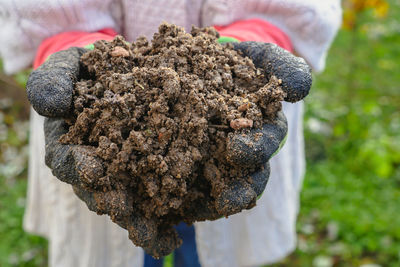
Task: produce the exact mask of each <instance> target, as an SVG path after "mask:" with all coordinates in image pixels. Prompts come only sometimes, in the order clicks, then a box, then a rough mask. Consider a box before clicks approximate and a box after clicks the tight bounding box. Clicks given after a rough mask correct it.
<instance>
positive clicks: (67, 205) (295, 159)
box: [0, 0, 341, 266]
mask: <svg viewBox="0 0 400 267" xmlns="http://www.w3.org/2000/svg"><path fill="white" fill-rule="evenodd" d="M0 10H1V11H2V13H1V16H0V22H1V23H2V25H3V27H2V28H1V29H0V31H1V32H2V36H7V38H6V39H5V40H4V41H3V42H2V44H0V56H1V57H2V58H3V60H4V67H5V71H6V72H8V73H14V72H16V71H19V70H20V69H22V68H24V67H28V66H29V65H30V64H31V63H32V62H34V67H38V66H39V65H41V64H42V63H43V62H44V61H45V60H46V59H47V58H48V56H49V55H51V54H53V53H55V52H57V51H62V50H66V49H68V48H70V47H85V46H87V45H90V44H91V43H93V42H94V41H96V40H111V39H112V38H113V37H114V36H115V35H116V34H117V33H118V34H121V35H123V36H124V37H125V38H126V39H127V40H129V41H132V40H135V39H136V38H137V37H138V36H140V35H145V36H147V37H148V38H149V39H150V37H151V36H152V34H153V33H154V32H156V31H157V28H158V25H159V24H160V23H161V22H162V21H167V22H169V23H174V24H177V25H181V26H183V27H185V28H186V29H187V30H189V29H190V27H191V25H197V26H212V25H218V26H216V29H217V30H218V31H219V33H220V35H221V36H223V37H224V38H225V39H228V40H229V41H232V38H234V39H236V40H238V41H258V42H263V43H275V44H277V45H279V46H280V47H282V48H283V49H286V50H288V51H291V52H295V53H296V54H298V55H300V56H301V57H303V58H305V59H306V60H307V62H308V63H309V64H310V65H311V66H312V68H313V69H314V70H315V71H320V70H322V69H323V67H324V60H325V56H326V52H327V49H328V47H329V45H330V43H331V42H332V40H333V37H334V35H335V34H336V31H337V29H338V27H339V25H340V17H341V9H340V1H338V0H330V1H317V0H307V1H297V0H288V1H284V2H282V1H275V0H254V1H226V0H214V1H211V0H209V1H208V0H203V1H195V0H186V1H185V0H174V1H164V0H163V1H142V2H139V1H133V0H132V1H129V0H120V1H111V0H106V1H94V0H84V1H66V0H65V1H56V0H54V1H53V0H50V1H41V0H29V1H24V2H23V3H18V4H17V3H14V2H13V1H5V2H3V3H1V4H0ZM242 44H243V45H242ZM260 46H261V48H260V47H258V46H257V45H254V46H253V45H251V44H249V45H246V43H241V44H239V45H238V49H240V50H241V51H243V52H245V53H246V51H251V52H250V53H249V54H248V55H249V56H250V58H252V55H254V54H260V53H261V54H263V53H266V51H268V52H270V53H269V56H270V57H272V59H271V58H270V61H271V62H276V69H279V70H280V71H282V72H285V71H286V69H285V67H282V66H291V62H292V59H291V58H290V57H289V58H288V59H287V61H285V62H282V61H279V58H280V56H281V53H280V52H277V51H281V50H276V49H272V50H267V49H264V48H262V47H265V46H263V45H260ZM268 47H270V46H268ZM250 48H251V49H250ZM64 54H65V56H64V57H61V58H58V59H59V60H57V61H56V62H54V64H57V66H58V67H57V68H52V67H51V66H50V68H49V69H48V70H47V71H45V72H44V73H43V72H42V75H37V74H36V76H33V77H34V78H32V80H35V81H38V83H37V84H41V85H42V86H43V88H36V90H32V88H33V87H32V86H33V85H32V84H35V83H32V82H31V87H30V88H31V90H28V92H33V91H34V92H46V90H47V92H48V89H49V88H50V89H51V90H53V92H57V95H56V96H54V95H50V96H49V95H46V94H41V93H38V94H36V95H34V96H32V95H29V97H30V100H31V101H32V104H33V105H34V107H35V108H36V110H38V111H39V112H40V114H41V115H44V116H48V117H63V115H65V113H66V112H68V111H69V107H70V104H71V98H72V95H71V92H72V91H71V90H70V89H71V88H73V83H72V82H71V81H72V80H73V79H72V80H71V77H72V78H73V77H77V76H79V67H76V64H75V65H74V64H73V62H76V61H74V60H76V56H75V57H74V56H73V55H72V54H70V53H67V52H66V53H64ZM267 54H268V53H266V55H263V56H260V57H259V58H261V59H265V58H267V56H268V55H267ZM293 58H294V57H293ZM254 59H255V58H253V61H255V60H254ZM50 60H51V58H50ZM254 63H255V64H256V65H257V64H259V65H262V64H263V63H262V62H259V63H257V62H254ZM281 64H283V65H281ZM70 66H72V68H70ZM272 67H273V68H274V66H272ZM42 69H43V68H42ZM66 72H68V73H69V74H71V73H72V74H73V75H72V76H71V75H65V73H66ZM74 75H75V76H74ZM289 80H290V78H288V81H289ZM63 81H64V82H63ZM68 81H70V82H69V84H70V86H66V87H60V86H58V85H60V84H63V85H66V84H68ZM284 82H286V80H284ZM288 88H289V89H292V88H294V87H293V86H292V87H290V86H289V87H288ZM28 89H29V88H28ZM68 92H69V93H68ZM294 95H295V94H294ZM68 99H70V100H69V101H68ZM287 100H288V101H291V99H287ZM65 103H67V104H66V105H63V104H65ZM38 107H39V108H38ZM283 112H284V113H285V115H286V117H287V123H288V128H289V132H288V136H287V141H286V145H285V146H284V147H283V149H282V150H281V151H280V153H279V154H278V155H277V156H275V157H274V158H272V159H271V160H270V165H271V177H270V178H269V184H268V186H267V188H266V190H265V192H264V194H263V195H262V197H261V198H260V199H259V200H258V202H257V206H256V207H255V208H253V209H251V210H248V211H243V212H242V213H240V214H236V215H233V216H231V217H229V218H223V219H219V220H217V221H206V222H198V223H195V227H194V228H187V227H184V228H185V231H181V233H182V232H186V235H187V236H189V241H186V240H185V239H186V238H185V236H181V237H182V238H183V239H184V243H183V244H184V245H183V246H182V248H181V250H178V251H177V253H176V256H177V257H176V264H181V265H180V266H195V265H197V266H198V265H199V264H201V266H257V265H260V264H267V263H272V262H276V261H278V260H279V259H281V258H283V257H285V256H286V255H287V254H288V253H290V252H291V251H292V250H293V249H294V247H295V243H296V232H295V222H296V216H297V212H298V196H299V191H300V187H301V180H302V177H303V172H304V151H303V135H302V103H296V104H289V103H284V105H283ZM43 121H44V118H43V117H41V116H39V115H38V114H37V113H36V112H35V111H32V115H31V136H30V138H31V140H30V141H31V157H30V162H29V163H30V166H29V188H28V202H27V210H26V214H25V222H24V227H25V229H26V230H27V231H29V232H32V233H36V234H39V235H43V236H45V237H47V238H48V239H49V241H50V242H49V255H50V259H49V265H50V266H142V265H143V262H145V264H160V262H149V261H144V258H146V259H148V257H143V252H142V250H141V249H139V248H137V247H134V246H132V243H131V242H130V241H129V239H128V237H127V233H126V231H125V230H124V229H122V228H120V227H119V226H118V225H116V224H113V223H112V222H111V221H110V219H109V218H108V217H106V216H98V215H96V214H95V213H92V212H90V211H89V210H88V208H87V206H86V204H87V205H88V206H90V200H89V199H85V198H84V197H82V194H81V193H80V192H77V191H76V190H75V193H76V194H77V195H80V197H81V198H83V200H85V201H86V204H85V203H84V202H82V201H81V200H80V199H79V198H78V197H77V196H76V195H75V194H74V191H73V190H72V188H71V186H70V185H68V184H65V183H62V182H60V181H58V180H57V179H56V178H55V177H54V176H53V175H52V173H51V170H50V169H49V168H48V167H46V165H45V157H44V155H45V154H46V152H47V155H46V163H47V165H51V166H52V169H53V170H54V169H55V168H56V167H55V165H52V163H53V162H54V159H59V158H62V157H65V156H68V155H66V154H65V153H64V152H65V151H62V150H54V149H51V147H49V146H48V147H45V141H44V139H45V137H46V138H47V139H48V140H51V138H52V135H51V131H48V130H47V131H46V136H44V132H43ZM47 125H48V126H47V129H50V128H51V125H50V126H49V124H47ZM53 137H54V136H53ZM267 149H268V147H264V148H263V149H262V151H264V150H267ZM46 150H47V151H46ZM49 151H51V152H52V153H49ZM257 151H258V150H257ZM255 153H256V150H254V151H251V150H249V151H248V152H247V156H248V157H246V158H254V154H255ZM268 159H269V158H265V159H264V162H265V163H266V162H267V161H268ZM60 162H61V163H63V161H60ZM58 166H59V165H58ZM67 166H68V167H70V166H69V165H65V169H66V168H67ZM74 167H75V166H74ZM61 169H62V168H61ZM65 173H67V170H65ZM57 176H58V178H60V177H61V178H60V179H61V180H62V174H61V176H60V175H57ZM262 180H263V181H266V180H268V173H265V172H264V173H263V179H262ZM179 227H180V226H178V228H179ZM178 230H179V229H178ZM194 236H195V238H194ZM153 266H155V265H153Z"/></svg>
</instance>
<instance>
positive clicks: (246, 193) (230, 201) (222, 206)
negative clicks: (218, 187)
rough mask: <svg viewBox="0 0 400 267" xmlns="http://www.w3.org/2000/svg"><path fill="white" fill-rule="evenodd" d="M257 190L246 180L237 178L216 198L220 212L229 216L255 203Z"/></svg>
mask: <svg viewBox="0 0 400 267" xmlns="http://www.w3.org/2000/svg"><path fill="white" fill-rule="evenodd" d="M256 198H257V194H256V192H255V191H254V190H253V188H252V187H251V186H250V185H249V184H248V183H246V182H244V181H240V180H235V181H233V182H231V183H230V184H229V185H228V188H226V189H225V190H223V191H222V193H221V194H220V195H219V196H218V197H217V199H216V200H215V203H216V209H217V211H218V212H219V214H221V215H223V216H229V215H233V214H236V213H238V212H240V211H242V210H243V209H249V208H251V207H253V206H254V205H255V201H256Z"/></svg>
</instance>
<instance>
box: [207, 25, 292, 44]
mask: <svg viewBox="0 0 400 267" xmlns="http://www.w3.org/2000/svg"><path fill="white" fill-rule="evenodd" d="M214 27H215V29H216V30H217V31H218V32H219V33H220V35H222V36H228V37H233V38H236V39H238V40H239V41H257V42H264V43H274V44H277V45H279V46H280V47H282V48H283V49H286V50H288V51H290V52H293V46H292V43H291V41H290V39H289V37H288V36H287V35H286V34H285V33H284V32H282V31H281V30H280V29H279V28H278V27H276V26H275V25H273V24H271V23H269V22H267V21H264V20H261V19H248V20H240V21H237V22H234V23H232V24H230V25H228V26H214Z"/></svg>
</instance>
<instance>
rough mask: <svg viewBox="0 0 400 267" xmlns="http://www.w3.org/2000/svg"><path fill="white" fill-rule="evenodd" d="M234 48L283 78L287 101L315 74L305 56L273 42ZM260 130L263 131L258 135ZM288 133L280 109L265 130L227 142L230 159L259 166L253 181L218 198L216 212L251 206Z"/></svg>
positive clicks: (236, 182)
mask: <svg viewBox="0 0 400 267" xmlns="http://www.w3.org/2000/svg"><path fill="white" fill-rule="evenodd" d="M232 44H233V47H234V49H235V50H237V51H240V52H241V53H242V55H244V56H247V57H249V58H250V59H251V60H252V61H253V63H254V65H255V66H256V67H257V68H261V69H263V70H264V72H265V73H264V74H265V76H266V77H267V78H268V79H270V78H271V77H272V76H276V77H277V78H278V79H281V81H282V83H281V86H282V89H283V91H284V92H285V93H286V97H285V101H288V102H297V101H300V100H302V99H303V98H304V97H305V96H306V95H307V94H308V92H309V90H310V87H311V83H312V76H311V68H310V67H309V66H308V65H307V63H306V62H305V61H304V59H302V58H300V57H296V56H294V55H293V54H291V53H290V52H288V51H286V50H284V49H282V48H280V47H279V46H277V45H275V44H272V43H262V42H252V41H249V42H241V43H236V42H234V43H232ZM257 133H262V135H261V137H259V136H260V135H257ZM286 134H287V121H286V117H285V115H284V114H283V112H279V113H278V114H277V117H276V118H275V120H274V121H273V122H272V123H269V124H265V125H263V127H262V129H251V130H250V131H249V132H248V133H247V134H243V133H242V132H240V133H239V132H238V133H237V134H235V135H233V136H231V138H230V139H229V140H228V141H227V142H228V143H227V150H228V151H227V155H229V158H228V160H229V161H230V162H231V163H232V164H235V165H238V166H241V167H243V168H249V169H251V168H254V167H256V169H257V171H255V172H254V173H253V174H252V175H251V177H252V180H253V181H252V183H248V182H246V181H243V180H233V181H231V184H230V185H229V187H228V189H227V190H225V191H224V192H222V194H221V195H220V196H219V197H218V198H217V199H216V201H217V205H216V206H217V213H219V214H224V215H231V214H235V213H237V212H240V211H241V210H243V209H249V208H252V207H253V206H254V205H255V201H256V198H257V197H258V196H260V195H261V194H262V192H263V191H264V189H265V186H266V184H267V182H268V178H269V174H270V169H269V163H268V161H269V159H270V158H271V157H272V156H273V155H274V154H275V153H276V152H277V151H278V150H279V149H280V147H281V146H282V145H283V143H284V141H285V138H286Z"/></svg>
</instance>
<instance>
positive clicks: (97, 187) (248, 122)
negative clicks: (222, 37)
mask: <svg viewBox="0 0 400 267" xmlns="http://www.w3.org/2000/svg"><path fill="white" fill-rule="evenodd" d="M217 40H218V33H217V32H216V31H215V30H214V29H213V28H205V29H201V28H196V27H193V29H192V31H191V33H186V32H185V31H184V30H183V29H182V28H180V27H178V26H175V25H170V24H166V23H163V24H161V25H160V27H159V31H158V32H157V33H155V34H154V37H153V40H152V42H151V43H150V42H149V41H148V40H146V38H144V37H140V38H138V39H137V40H136V41H135V42H133V43H128V42H126V41H125V40H124V39H123V38H122V37H120V36H118V37H116V38H115V39H114V40H113V41H111V42H106V41H98V42H96V43H95V44H94V47H95V48H94V50H92V51H89V52H87V53H86V54H84V55H83V56H82V58H81V63H82V65H83V66H85V67H86V68H87V70H88V73H89V74H88V75H87V76H86V77H81V78H80V80H79V81H78V82H77V83H76V86H75V91H74V108H73V114H72V115H71V117H70V118H68V119H67V122H68V124H69V125H70V127H69V131H68V133H66V134H65V135H63V136H62V138H61V141H62V142H63V143H65V144H79V145H86V146H92V147H94V148H95V149H94V150H93V153H94V155H93V156H95V157H97V158H99V159H101V161H102V162H103V167H104V169H102V168H99V169H101V171H102V174H101V175H102V176H103V177H101V178H97V180H93V179H91V180H90V179H88V180H90V183H89V182H88V183H86V184H83V186H84V188H86V189H87V190H89V191H104V192H106V191H110V192H115V193H113V194H109V196H110V199H107V202H109V203H114V202H115V203H116V202H118V203H119V204H118V205H114V204H107V203H105V202H106V200H105V199H98V200H96V201H97V205H98V206H99V207H100V206H102V208H101V210H105V211H107V210H108V212H107V213H108V214H109V215H110V216H111V218H112V219H113V221H115V222H117V223H118V224H120V225H122V226H124V227H125V228H127V229H128V231H129V237H130V238H131V239H132V241H133V242H134V243H135V244H136V245H139V246H143V247H144V248H145V250H146V251H147V252H148V253H151V254H152V255H154V256H156V257H160V256H164V255H165V254H168V253H169V252H171V250H173V249H175V248H176V247H177V246H178V245H179V244H180V242H181V241H180V240H179V238H178V237H177V235H176V233H175V231H174V230H173V228H172V226H173V225H176V224H178V223H179V222H181V221H184V222H186V223H188V224H192V223H193V222H195V221H198V220H206V219H217V218H220V217H222V216H228V215H231V214H234V213H237V212H240V210H242V209H244V208H251V207H253V206H254V205H255V201H256V197H257V194H256V193H255V191H254V190H253V189H252V188H251V186H250V185H251V183H252V179H251V177H250V173H252V172H253V171H254V170H255V168H259V167H260V166H253V168H254V169H251V168H243V167H242V166H237V165H235V164H234V163H232V162H231V161H229V160H228V159H229V158H231V157H230V155H228V152H227V149H226V147H227V139H228V138H230V137H232V135H234V134H238V133H240V134H247V133H248V132H249V130H250V129H251V128H261V127H262V125H263V124H264V123H266V122H269V121H271V120H273V119H274V118H275V116H276V113H277V112H278V111H280V110H281V101H282V100H283V99H284V97H285V94H284V92H283V91H282V89H281V88H280V81H279V80H278V79H277V78H276V77H272V78H271V79H269V80H267V79H266V78H265V77H264V75H263V70H261V69H257V68H256V67H255V66H254V64H253V62H252V61H251V60H250V59H249V58H246V57H243V56H241V54H240V53H239V52H237V51H235V50H234V49H233V47H232V45H230V44H227V45H221V44H219V43H218V42H217ZM93 171H96V170H95V169H94V170H93ZM93 177H97V176H96V175H93ZM242 191H243V192H244V194H242V195H241V196H240V199H239V198H238V199H236V198H235V196H236V193H235V192H239V193H240V192H242ZM114 196H115V199H111V198H113V197H114ZM107 205H109V206H110V207H108V206H107ZM124 205H125V207H122V206H124ZM106 206H107V207H106ZM114 206H118V209H117V208H115V209H114V210H113V207H114ZM120 210H124V213H121V212H118V211H120Z"/></svg>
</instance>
